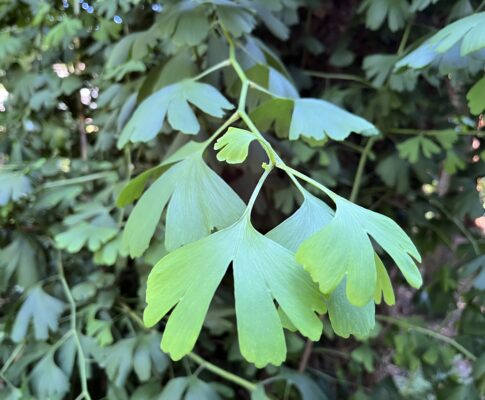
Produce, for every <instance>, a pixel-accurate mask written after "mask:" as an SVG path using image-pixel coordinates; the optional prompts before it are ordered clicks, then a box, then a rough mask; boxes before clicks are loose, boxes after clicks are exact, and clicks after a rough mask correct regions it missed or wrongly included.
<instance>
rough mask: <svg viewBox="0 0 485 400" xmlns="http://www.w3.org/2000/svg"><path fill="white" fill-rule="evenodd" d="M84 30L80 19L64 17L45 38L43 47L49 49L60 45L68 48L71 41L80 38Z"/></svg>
mask: <svg viewBox="0 0 485 400" xmlns="http://www.w3.org/2000/svg"><path fill="white" fill-rule="evenodd" d="M82 29H83V25H82V22H81V20H80V19H78V18H69V17H67V16H64V17H63V18H62V20H61V22H59V23H58V24H57V25H55V26H54V27H53V28H52V29H51V30H49V32H48V33H47V35H45V37H44V42H43V45H44V46H45V47H47V48H49V47H57V46H59V45H60V44H63V46H65V47H67V46H68V45H69V43H70V42H71V40H73V39H74V38H75V37H76V36H78V35H79V34H80V33H81V31H82Z"/></svg>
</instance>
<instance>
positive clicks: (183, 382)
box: [157, 376, 220, 400]
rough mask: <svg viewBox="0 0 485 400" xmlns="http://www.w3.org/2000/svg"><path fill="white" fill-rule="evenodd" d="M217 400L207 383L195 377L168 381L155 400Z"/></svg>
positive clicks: (216, 394)
mask: <svg viewBox="0 0 485 400" xmlns="http://www.w3.org/2000/svg"><path fill="white" fill-rule="evenodd" d="M183 399H185V400H219V399H220V396H219V394H218V393H217V392H216V391H215V390H214V389H213V388H212V386H211V385H209V384H208V383H206V382H204V381H202V380H200V379H198V378H197V377H195V376H190V377H179V378H174V379H170V381H169V382H168V384H167V385H166V386H165V387H164V388H163V391H162V393H161V394H160V396H159V397H158V398H157V400H183Z"/></svg>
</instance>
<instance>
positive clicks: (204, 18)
mask: <svg viewBox="0 0 485 400" xmlns="http://www.w3.org/2000/svg"><path fill="white" fill-rule="evenodd" d="M155 27H156V28H157V29H158V32H159V33H160V34H161V35H162V37H171V38H172V41H173V43H174V44H175V45H176V46H179V47H182V46H196V45H198V44H200V43H201V42H202V41H203V40H204V39H205V38H206V37H207V34H208V33H209V30H210V22H209V18H208V9H207V8H206V7H205V6H204V5H200V4H197V3H193V2H192V1H191V0H182V1H178V2H175V3H174V4H167V5H166V6H165V7H164V10H163V11H162V12H161V13H160V15H159V16H158V18H157V22H156V25H155Z"/></svg>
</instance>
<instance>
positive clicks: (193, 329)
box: [144, 217, 323, 367]
mask: <svg viewBox="0 0 485 400" xmlns="http://www.w3.org/2000/svg"><path fill="white" fill-rule="evenodd" d="M231 261H232V262H233V270H234V281H235V284H234V285H235V297H236V316H237V325H238V336H239V346H240V350H241V354H242V355H243V356H244V357H245V358H246V359H247V360H248V361H250V362H253V363H255V364H256V366H258V367H262V366H264V365H266V364H268V363H272V364H275V365H279V364H281V363H282V362H283V361H284V359H285V355H286V345H285V340H284V335H283V327H282V325H281V321H280V318H279V316H278V313H277V310H276V306H275V304H274V301H276V302H277V303H278V304H279V306H280V307H281V309H282V310H283V312H284V313H285V314H286V315H287V316H288V318H289V319H290V321H291V322H292V323H293V324H294V326H295V327H296V328H297V329H298V330H299V331H300V332H301V333H302V334H303V335H304V336H307V337H310V338H311V339H312V340H317V339H318V338H319V337H320V334H321V330H322V325H321V321H320V320H319V319H318V317H317V316H316V315H315V314H314V311H321V310H322V309H323V302H322V299H321V297H320V295H319V293H318V291H317V290H316V289H315V286H314V285H313V283H312V282H311V280H310V279H309V276H308V275H306V274H305V273H304V271H303V270H302V269H301V267H300V266H298V265H297V264H296V263H295V261H294V257H293V254H292V253H291V252H290V251H289V250H287V249H285V248H284V247H282V246H280V245H278V244H277V243H275V242H273V241H272V240H270V239H268V238H266V237H264V236H263V235H261V234H259V233H258V232H256V231H255V230H254V228H253V227H252V226H251V225H250V223H249V221H248V219H247V218H246V217H243V218H242V219H241V220H240V221H239V222H238V223H237V224H234V225H233V226H231V227H229V228H227V229H224V230H222V231H219V232H217V233H214V234H212V235H210V236H208V237H206V238H204V239H201V240H199V241H197V242H194V243H191V244H188V245H186V246H183V247H181V248H179V249H177V250H176V251H174V252H172V253H170V254H168V255H167V256H165V257H164V258H163V259H162V260H160V262H159V263H158V264H157V265H156V266H155V267H154V268H153V270H152V272H151V273H150V275H149V278H148V283H147V299H146V300H147V304H148V305H147V308H146V309H145V313H144V320H145V323H146V325H147V326H153V325H154V324H155V323H157V322H158V321H159V320H160V319H161V318H163V317H164V316H165V315H166V314H167V313H168V311H170V309H172V308H173V307H174V306H175V308H174V310H173V311H172V314H171V316H170V318H169V320H168V323H167V325H166V328H165V332H164V335H163V339H162V349H163V350H164V351H166V352H169V353H170V354H171V357H172V358H173V359H174V360H178V359H180V358H182V357H183V356H184V355H185V354H187V353H188V352H190V351H191V350H192V348H193V346H194V344H195V342H196V340H197V337H198V335H199V333H200V330H201V328H202V324H203V321H204V318H205V315H206V313H207V310H208V308H209V304H210V301H211V299H212V297H213V296H214V293H215V290H216V288H217V286H218V285H219V283H220V281H221V280H222V278H223V276H224V275H225V273H226V270H227V268H228V265H229V263H230V262H231ZM188 320H190V321H191V323H190V324H187V321H188Z"/></svg>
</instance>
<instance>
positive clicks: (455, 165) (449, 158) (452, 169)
mask: <svg viewBox="0 0 485 400" xmlns="http://www.w3.org/2000/svg"><path fill="white" fill-rule="evenodd" d="M443 167H444V169H445V171H446V172H448V173H449V174H451V175H454V174H456V172H457V171H459V170H462V169H465V167H466V164H465V161H463V160H462V159H461V158H460V157H458V155H457V154H456V153H455V151H453V150H448V151H447V152H446V158H445V162H444V164H443Z"/></svg>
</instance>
